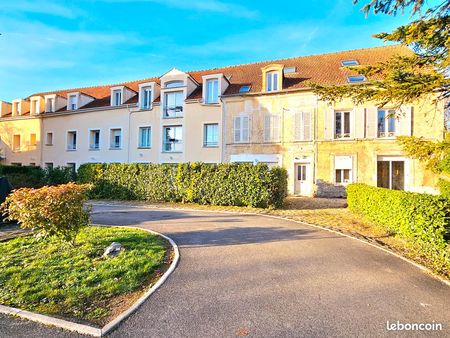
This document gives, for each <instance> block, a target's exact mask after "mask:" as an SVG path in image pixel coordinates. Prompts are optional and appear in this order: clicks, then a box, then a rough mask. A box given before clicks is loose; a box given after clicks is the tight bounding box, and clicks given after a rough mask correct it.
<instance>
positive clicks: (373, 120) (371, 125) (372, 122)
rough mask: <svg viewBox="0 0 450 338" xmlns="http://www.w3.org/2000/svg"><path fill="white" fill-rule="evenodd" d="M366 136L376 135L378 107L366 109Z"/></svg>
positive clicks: (372, 136) (374, 136)
mask: <svg viewBox="0 0 450 338" xmlns="http://www.w3.org/2000/svg"><path fill="white" fill-rule="evenodd" d="M366 114H367V117H366V118H367V120H366V137H367V138H377V137H378V108H377V107H369V108H367V109H366Z"/></svg>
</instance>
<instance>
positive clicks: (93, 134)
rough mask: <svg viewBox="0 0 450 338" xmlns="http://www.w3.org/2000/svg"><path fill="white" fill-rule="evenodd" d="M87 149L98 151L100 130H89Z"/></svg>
mask: <svg viewBox="0 0 450 338" xmlns="http://www.w3.org/2000/svg"><path fill="white" fill-rule="evenodd" d="M89 149H90V150H98V149H100V130H99V129H95V130H91V131H90V133H89Z"/></svg>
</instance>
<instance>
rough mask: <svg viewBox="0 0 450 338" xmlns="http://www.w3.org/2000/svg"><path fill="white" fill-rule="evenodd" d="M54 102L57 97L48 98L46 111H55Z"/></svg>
mask: <svg viewBox="0 0 450 338" xmlns="http://www.w3.org/2000/svg"><path fill="white" fill-rule="evenodd" d="M54 103H55V99H51V98H48V99H47V103H46V105H45V111H46V112H48V113H52V112H53V111H54V110H53V107H54Z"/></svg>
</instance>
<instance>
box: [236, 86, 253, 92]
mask: <svg viewBox="0 0 450 338" xmlns="http://www.w3.org/2000/svg"><path fill="white" fill-rule="evenodd" d="M251 88H252V86H241V87H240V88H239V93H248V92H249V91H250V89H251Z"/></svg>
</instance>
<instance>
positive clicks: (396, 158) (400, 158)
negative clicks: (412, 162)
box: [375, 155, 409, 191]
mask: <svg viewBox="0 0 450 338" xmlns="http://www.w3.org/2000/svg"><path fill="white" fill-rule="evenodd" d="M378 162H389V188H386V189H391V190H392V162H403V191H408V187H409V184H408V180H409V175H408V173H409V161H408V158H407V157H403V156H389V155H387V156H377V158H376V164H377V165H376V167H375V182H376V186H377V187H378Z"/></svg>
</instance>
